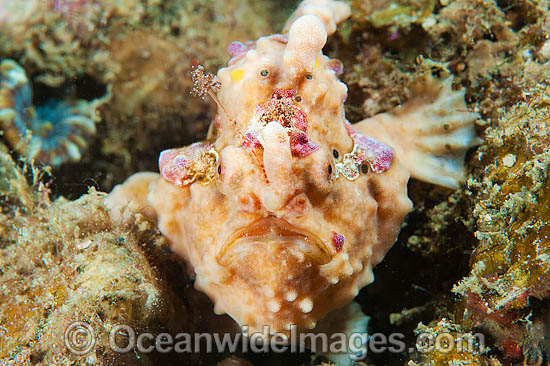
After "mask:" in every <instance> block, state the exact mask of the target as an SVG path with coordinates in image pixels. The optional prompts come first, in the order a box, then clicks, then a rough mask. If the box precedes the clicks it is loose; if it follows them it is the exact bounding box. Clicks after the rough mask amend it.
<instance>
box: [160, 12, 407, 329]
mask: <svg viewBox="0 0 550 366" xmlns="http://www.w3.org/2000/svg"><path fill="white" fill-rule="evenodd" d="M325 41H326V31H325V29H324V26H323V24H322V22H321V21H320V20H319V19H318V18H317V17H315V16H303V17H302V18H299V19H298V20H296V21H295V22H294V23H293V25H292V27H291V28H290V30H289V32H288V33H287V34H283V35H280V34H279V35H274V36H268V37H262V38H260V39H259V40H257V41H256V42H247V43H246V44H240V45H232V46H230V53H231V55H232V56H233V58H232V59H231V61H230V62H229V65H228V66H227V67H225V68H222V69H220V70H219V72H218V74H217V76H216V79H217V81H218V82H219V85H220V88H219V90H218V91H217V93H216V97H217V98H216V99H217V103H218V106H219V108H218V114H217V116H216V119H215V121H214V123H213V124H212V126H211V129H210V131H209V136H208V141H206V142H201V143H197V144H193V145H191V146H188V147H186V148H183V149H174V150H168V151H165V152H163V154H162V155H161V157H160V168H161V173H162V175H163V176H164V178H165V180H166V181H168V182H170V183H168V182H165V183H166V184H172V186H174V185H175V186H179V187H185V189H184V190H182V191H181V192H180V193H177V194H178V195H180V196H179V197H180V198H178V199H177V200H179V201H181V202H185V203H181V204H179V205H177V209H174V208H173V207H172V206H170V207H172V208H171V210H172V211H171V212H172V214H171V216H170V220H168V219H166V220H164V221H163V216H162V215H160V217H161V219H160V224H159V226H160V228H161V230H162V231H163V233H164V234H165V235H166V236H167V237H168V238H169V239H170V240H171V243H172V248H173V250H174V251H176V252H177V253H178V254H180V255H181V256H182V257H183V258H185V259H186V261H187V262H189V264H190V265H191V267H192V268H193V269H194V272H195V274H196V281H195V285H196V287H198V288H199V289H200V290H202V291H204V292H205V293H207V294H208V295H209V296H210V298H211V299H212V300H213V302H214V304H215V306H216V307H215V309H216V311H217V312H219V313H228V314H229V315H230V316H232V317H233V318H234V319H235V320H236V321H237V322H238V323H239V324H241V325H248V326H249V327H250V328H251V329H253V330H262V327H263V326H266V325H268V326H270V331H272V332H274V331H282V332H285V331H287V330H288V329H290V327H291V326H292V325H295V326H297V327H298V328H299V329H310V328H313V327H315V325H316V322H317V321H318V320H319V319H320V318H321V317H323V316H324V315H325V314H327V313H328V312H329V311H331V310H334V309H336V308H338V307H340V306H343V305H345V304H347V303H349V302H350V301H351V300H352V299H353V297H355V296H356V295H357V292H358V291H359V289H360V288H362V287H363V286H364V285H366V284H368V283H370V282H371V281H372V279H373V276H372V271H371V268H372V266H373V265H374V264H376V263H377V262H378V261H380V260H381V258H382V256H383V255H384V254H385V252H386V251H387V249H388V247H389V246H391V244H393V242H394V241H395V238H396V235H397V233H398V232H399V228H400V226H401V223H402V220H403V217H404V215H405V214H406V212H407V211H408V209H409V208H410V201H408V198H407V197H406V182H407V180H408V174H407V173H406V172H405V173H404V172H403V170H400V169H399V167H395V168H394V167H393V166H392V169H389V165H388V166H387V167H386V168H385V169H384V171H383V172H381V171H376V169H374V168H373V167H374V166H375V165H373V164H372V163H373V161H374V160H373V159H372V155H373V154H374V153H373V151H371V150H369V148H368V146H370V145H368V144H367V145H364V144H363V145H361V146H363V147H364V149H363V150H361V149H358V148H357V146H358V143H359V139H357V135H355V134H354V131H353V129H351V127H350V125H349V123H347V121H346V119H345V115H344V108H343V103H344V101H345V98H346V94H347V88H346V86H345V84H343V83H342V82H340V81H339V80H338V77H337V76H338V74H339V72H341V69H342V67H341V63H340V62H339V61H337V60H331V59H329V58H328V57H326V56H324V55H323V54H322V52H321V51H322V48H323V46H324V44H325ZM365 146H367V147H365ZM377 146H378V145H377ZM379 147H380V146H378V148H379ZM384 149H385V150H384ZM375 150H376V149H375ZM382 150H383V153H384V154H385V155H384V154H382V155H380V156H384V159H386V160H385V162H387V161H388V159H389V163H391V148H390V147H388V146H386V147H383V148H382ZM361 154H362V155H361ZM374 155H376V154H374ZM365 156H367V157H365ZM369 156H370V158H369ZM377 156H378V155H377ZM369 159H371V160H369ZM389 163H388V164H389ZM394 165H395V164H394ZM385 182H389V183H390V184H386V183H385ZM164 192H166V190H165V191H164ZM395 192H397V193H398V194H396V193H395ZM164 194H166V193H164ZM393 204H395V205H399V204H402V206H403V207H405V206H406V210H402V211H403V212H401V211H399V210H397V211H396V210H395V209H393V211H392V207H391V205H393ZM173 205H175V203H174V204H173ZM174 211H176V214H174V213H173V212H174ZM166 216H167V215H166Z"/></svg>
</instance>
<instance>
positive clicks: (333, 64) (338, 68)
mask: <svg viewBox="0 0 550 366" xmlns="http://www.w3.org/2000/svg"><path fill="white" fill-rule="evenodd" d="M328 68H329V69H330V70H332V71H333V72H334V73H335V74H336V76H338V75H341V74H342V73H343V72H344V64H343V63H342V61H340V60H337V59H335V58H334V59H332V60H330V61H329V62H328Z"/></svg>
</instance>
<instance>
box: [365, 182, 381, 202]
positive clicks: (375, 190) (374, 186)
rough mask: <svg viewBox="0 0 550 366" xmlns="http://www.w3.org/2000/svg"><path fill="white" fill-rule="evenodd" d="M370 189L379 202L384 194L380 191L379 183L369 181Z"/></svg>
mask: <svg viewBox="0 0 550 366" xmlns="http://www.w3.org/2000/svg"><path fill="white" fill-rule="evenodd" d="M368 187H369V192H370V194H371V196H372V197H373V198H374V199H375V200H377V201H378V199H379V198H380V194H381V193H382V192H381V191H380V186H379V185H378V182H377V181H376V180H375V179H369V182H368Z"/></svg>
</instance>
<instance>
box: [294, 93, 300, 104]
mask: <svg viewBox="0 0 550 366" xmlns="http://www.w3.org/2000/svg"><path fill="white" fill-rule="evenodd" d="M294 100H295V101H297V102H298V103H300V102H301V101H302V97H301V96H299V95H297V96H296V98H294Z"/></svg>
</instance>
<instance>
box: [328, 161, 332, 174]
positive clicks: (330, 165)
mask: <svg viewBox="0 0 550 366" xmlns="http://www.w3.org/2000/svg"><path fill="white" fill-rule="evenodd" d="M328 175H332V164H329V165H328Z"/></svg>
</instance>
